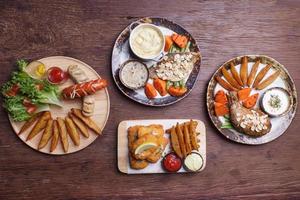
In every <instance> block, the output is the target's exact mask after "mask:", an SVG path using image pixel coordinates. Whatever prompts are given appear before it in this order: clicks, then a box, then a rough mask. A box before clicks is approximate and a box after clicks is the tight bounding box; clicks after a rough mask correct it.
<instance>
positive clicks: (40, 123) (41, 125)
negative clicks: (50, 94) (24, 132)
mask: <svg viewBox="0 0 300 200" xmlns="http://www.w3.org/2000/svg"><path fill="white" fill-rule="evenodd" d="M49 119H51V113H50V112H49V111H46V112H44V113H43V115H42V116H41V117H40V118H39V120H38V122H37V123H36V124H35V125H34V127H33V129H32V130H31V132H30V133H29V135H28V136H27V138H26V141H28V140H30V139H32V138H33V137H34V136H36V135H37V134H38V133H39V132H40V131H42V130H43V129H44V128H45V127H46V125H47V122H48V120H49Z"/></svg>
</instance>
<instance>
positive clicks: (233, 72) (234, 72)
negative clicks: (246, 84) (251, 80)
mask: <svg viewBox="0 0 300 200" xmlns="http://www.w3.org/2000/svg"><path fill="white" fill-rule="evenodd" d="M230 71H231V74H232V76H233V78H234V79H235V80H236V82H238V84H239V85H240V86H243V82H242V80H241V78H240V76H239V73H238V72H237V71H236V69H235V67H234V64H233V62H231V63H230Z"/></svg>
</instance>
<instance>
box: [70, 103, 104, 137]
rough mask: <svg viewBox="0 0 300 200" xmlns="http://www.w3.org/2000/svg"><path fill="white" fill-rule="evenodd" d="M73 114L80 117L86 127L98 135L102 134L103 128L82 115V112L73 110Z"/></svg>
mask: <svg viewBox="0 0 300 200" xmlns="http://www.w3.org/2000/svg"><path fill="white" fill-rule="evenodd" d="M71 112H72V113H73V114H74V115H75V116H76V117H78V118H79V119H80V120H81V121H82V122H83V123H84V124H85V125H86V126H88V127H89V128H90V129H92V130H93V131H94V132H95V133H97V134H98V135H100V134H101V132H102V131H101V128H100V127H99V126H98V125H97V124H96V123H95V122H94V121H93V120H92V119H91V118H90V117H86V116H84V115H83V114H82V112H81V110H79V109H75V108H72V109H71Z"/></svg>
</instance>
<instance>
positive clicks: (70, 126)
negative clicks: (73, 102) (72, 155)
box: [65, 117, 80, 146]
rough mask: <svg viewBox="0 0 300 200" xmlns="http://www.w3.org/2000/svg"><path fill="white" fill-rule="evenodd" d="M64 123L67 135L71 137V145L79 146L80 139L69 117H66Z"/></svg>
mask: <svg viewBox="0 0 300 200" xmlns="http://www.w3.org/2000/svg"><path fill="white" fill-rule="evenodd" d="M65 122H66V128H67V130H68V134H69V136H70V137H71V139H72V141H73V143H74V144H75V145H76V146H79V145H80V137H79V134H78V132H77V130H76V127H75V124H74V123H73V121H72V119H71V118H70V117H66V118H65Z"/></svg>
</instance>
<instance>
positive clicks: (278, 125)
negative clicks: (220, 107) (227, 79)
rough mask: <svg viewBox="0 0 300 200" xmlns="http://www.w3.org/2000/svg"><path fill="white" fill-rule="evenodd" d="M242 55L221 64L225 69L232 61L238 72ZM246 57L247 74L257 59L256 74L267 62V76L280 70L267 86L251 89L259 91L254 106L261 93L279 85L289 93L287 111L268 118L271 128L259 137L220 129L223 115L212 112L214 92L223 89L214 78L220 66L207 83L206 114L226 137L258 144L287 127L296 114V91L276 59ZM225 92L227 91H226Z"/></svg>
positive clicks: (272, 138)
mask: <svg viewBox="0 0 300 200" xmlns="http://www.w3.org/2000/svg"><path fill="white" fill-rule="evenodd" d="M242 57H244V56H239V57H236V58H233V59H230V60H229V61H227V62H225V63H224V64H223V65H222V66H224V67H225V68H226V69H227V70H229V68H230V63H231V62H233V64H234V66H235V68H236V70H237V71H238V72H239V71H240V66H241V59H242ZM246 57H248V74H250V70H251V69H252V66H253V64H254V63H255V62H256V61H257V60H258V59H259V60H260V64H259V67H258V71H257V73H256V75H257V74H258V73H259V71H260V70H261V69H262V68H263V67H264V66H265V65H267V64H269V63H271V64H272V67H271V69H270V70H269V71H268V73H267V74H266V76H265V78H264V79H263V80H265V79H266V77H269V76H270V75H271V74H272V73H273V72H274V71H275V70H280V75H279V77H278V78H277V79H276V80H275V81H274V82H273V83H272V84H271V85H269V86H268V87H266V88H265V89H263V90H255V89H252V91H251V95H252V94H254V93H259V99H258V101H257V103H256V106H255V107H254V108H255V109H257V108H260V107H259V106H260V105H259V103H260V100H261V97H262V95H263V93H264V92H265V91H266V90H267V89H269V88H272V87H281V88H284V89H286V90H287V91H288V92H289V94H290V95H291V108H290V109H289V111H288V113H287V114H286V115H284V116H280V117H272V118H270V120H271V124H272V128H271V131H270V132H269V133H267V134H266V135H263V136H261V137H251V136H248V135H246V134H243V133H240V132H238V131H236V130H235V129H222V128H221V126H222V123H223V122H224V119H223V117H217V116H216V115H215V113H214V96H215V94H216V92H217V91H218V90H220V89H223V90H224V91H226V89H224V88H223V87H222V86H221V85H220V84H219V83H217V81H216V80H215V76H217V75H219V76H221V77H222V72H221V67H222V66H221V67H220V68H219V69H218V70H217V71H216V72H215V73H214V75H213V76H212V78H211V80H210V81H209V83H208V87H207V99H206V104H207V110H208V114H209V116H210V119H211V120H212V122H213V124H214V125H215V126H216V128H217V129H218V130H219V131H220V133H222V134H223V135H224V136H225V137H226V138H228V139H230V140H232V141H235V142H238V143H243V144H250V145H258V144H264V143H267V142H271V141H272V140H275V139H276V138H278V137H279V136H281V135H282V134H283V133H284V132H285V131H286V129H287V128H288V127H289V125H290V124H291V123H292V120H293V118H294V116H295V114H296V110H297V104H298V101H297V92H296V87H295V83H294V81H293V79H292V78H291V76H290V74H289V73H288V71H287V69H286V68H285V67H284V66H283V65H282V64H280V63H279V62H278V61H276V60H275V59H273V58H270V57H268V56H264V55H246ZM263 80H262V81H263ZM226 92H227V91H226Z"/></svg>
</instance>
